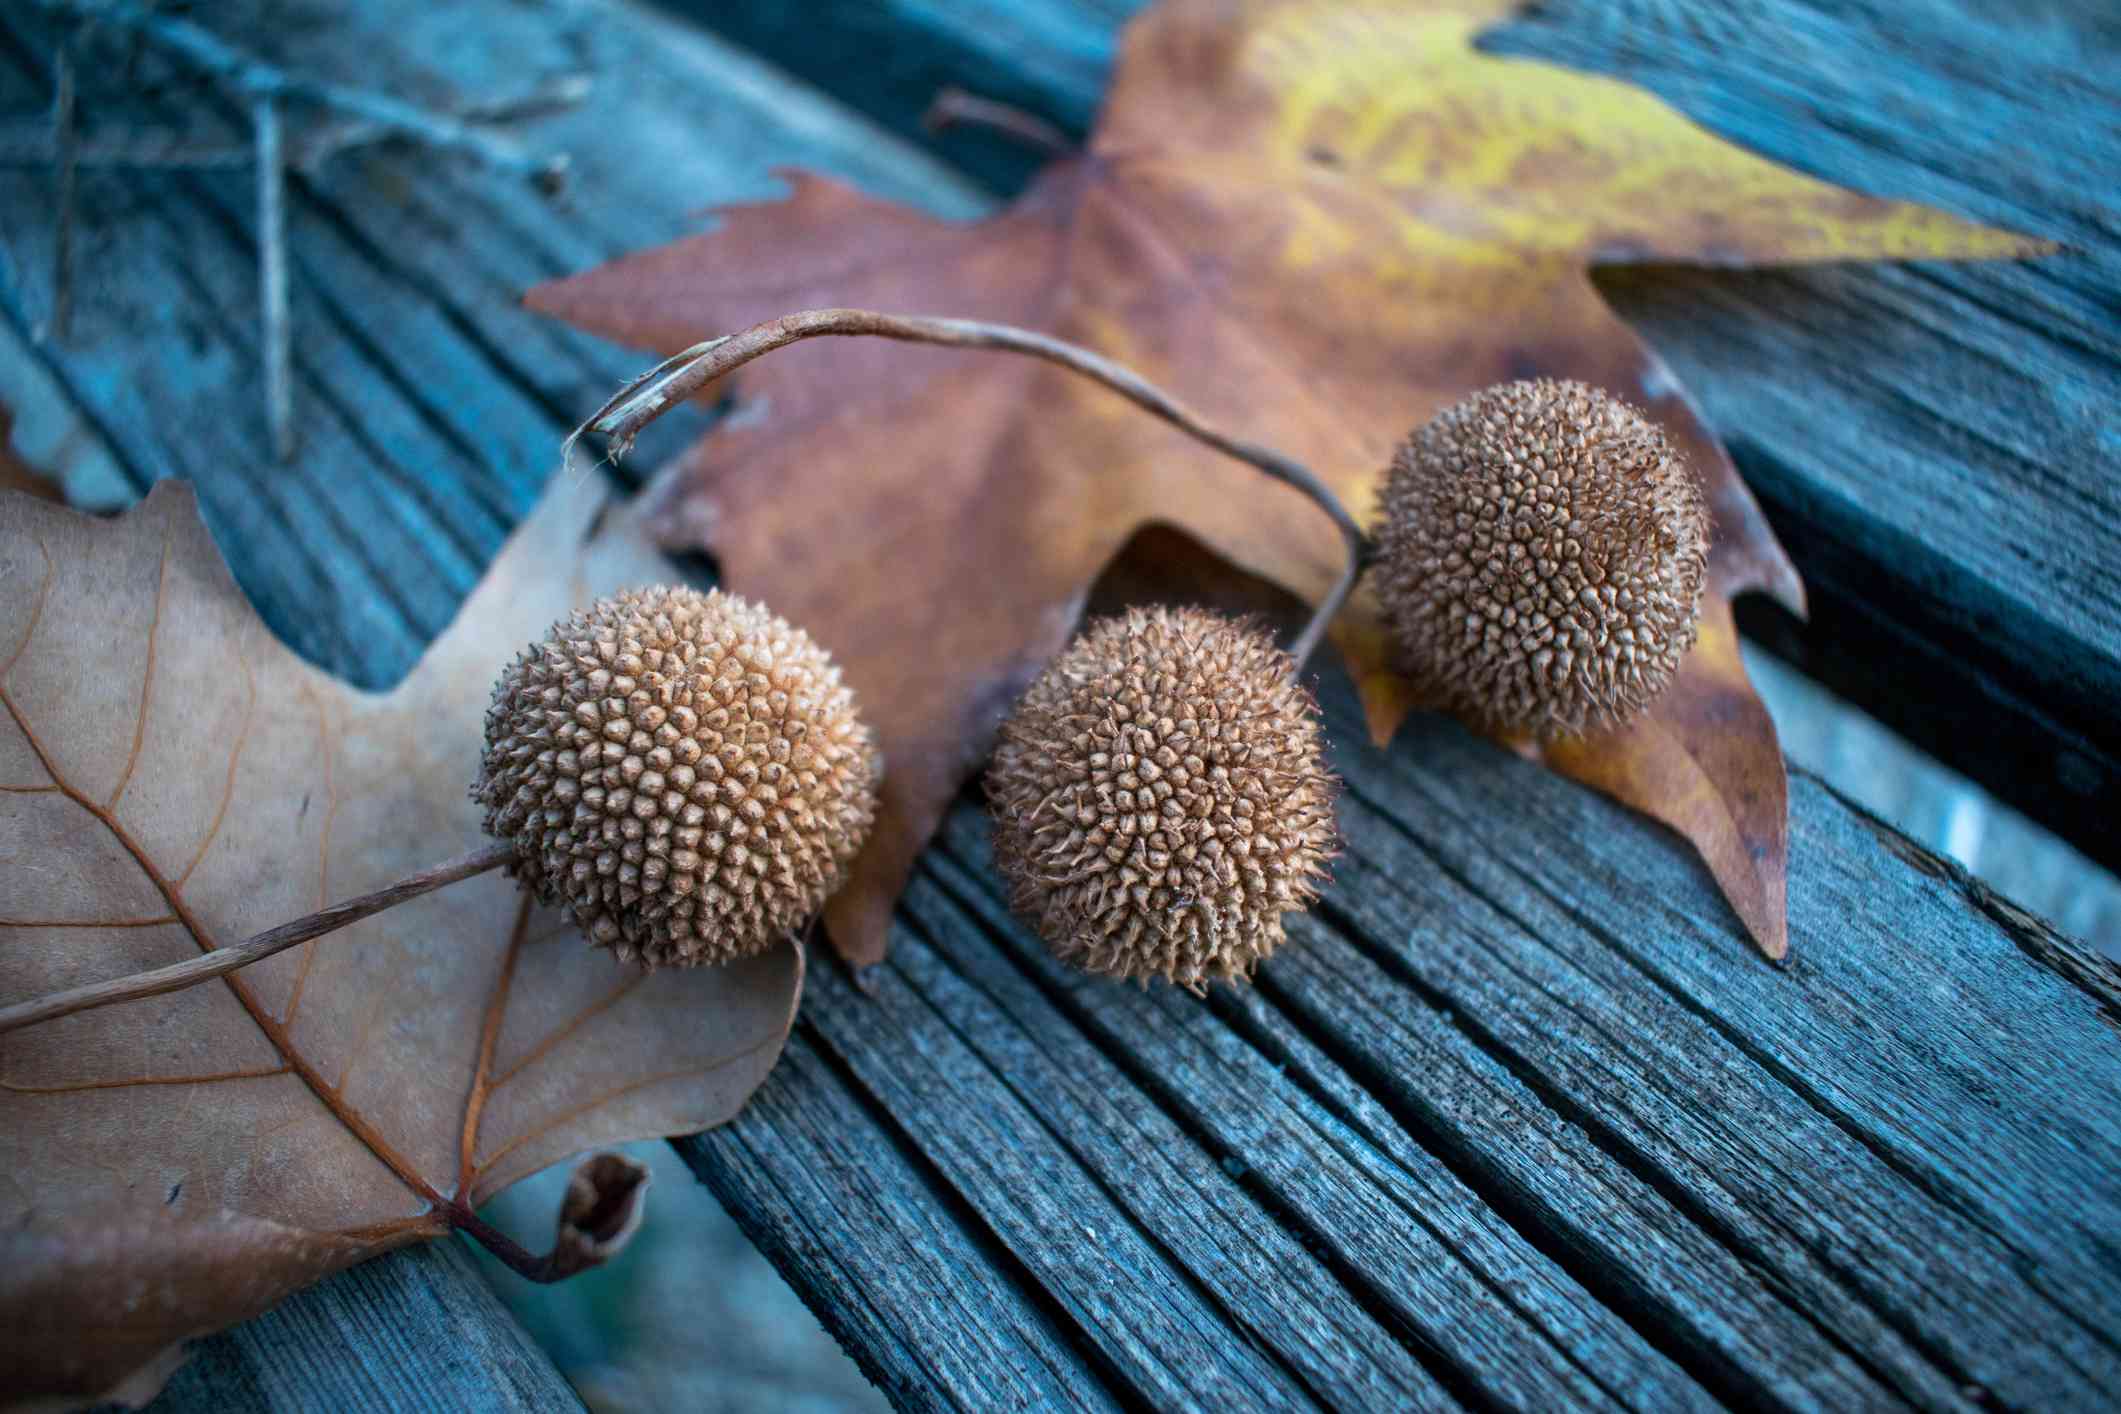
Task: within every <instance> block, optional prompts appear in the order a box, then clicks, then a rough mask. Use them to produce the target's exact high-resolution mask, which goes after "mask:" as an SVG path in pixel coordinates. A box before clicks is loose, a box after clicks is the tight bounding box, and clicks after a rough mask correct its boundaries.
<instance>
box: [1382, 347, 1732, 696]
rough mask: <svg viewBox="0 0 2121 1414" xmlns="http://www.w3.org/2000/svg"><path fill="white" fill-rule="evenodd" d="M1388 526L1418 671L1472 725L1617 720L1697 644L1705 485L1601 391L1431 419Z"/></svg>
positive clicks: (1544, 385)
mask: <svg viewBox="0 0 2121 1414" xmlns="http://www.w3.org/2000/svg"><path fill="white" fill-rule="evenodd" d="M1383 522H1384V523H1383V529H1382V531H1381V532H1380V535H1379V550H1380V555H1379V559H1378V566H1377V571H1376V575H1377V579H1376V582H1377V589H1378V594H1379V596H1380V597H1381V598H1382V599H1383V600H1384V604H1385V609H1386V612H1387V614H1388V615H1389V616H1390V618H1391V621H1392V624H1393V627H1394V629H1395V630H1396V633H1397V636H1398V638H1399V641H1400V646H1401V647H1402V648H1403V649H1404V650H1405V653H1406V655H1407V661H1408V667H1409V669H1410V671H1411V672H1412V673H1413V674H1414V676H1415V678H1416V680H1417V681H1418V682H1419V683H1420V684H1421V685H1422V686H1423V687H1425V688H1426V689H1427V690H1428V692H1429V694H1430V695H1431V696H1432V697H1433V698H1434V699H1435V700H1436V701H1437V702H1438V704H1439V705H1441V706H1443V707H1445V708H1447V709H1448V710H1451V711H1453V712H1456V713H1457V714H1458V715H1460V716H1461V717H1463V718H1465V719H1466V720H1468V721H1470V722H1472V723H1473V724H1475V725H1476V726H1479V727H1482V728H1486V729H1489V730H1496V731H1503V732H1510V733H1526V734H1530V735H1534V736H1540V737H1556V736H1568V735H1574V734H1577V733H1580V732H1584V731H1587V730H1592V729H1596V728H1601V727H1607V726H1613V725H1617V724H1619V723H1621V722H1624V721H1626V720H1628V719H1629V718H1630V717H1632V716H1634V715H1635V714H1636V713H1638V712H1640V711H1641V710H1642V709H1643V708H1644V707H1645V706H1647V705H1648V704H1649V702H1650V701H1651V700H1652V699H1653V698H1655V697H1656V696H1657V694H1658V693H1660V692H1662V691H1663V690H1664V688H1665V686H1666V685H1667V684H1668V683H1670V682H1671V680H1672V675H1673V674H1674V673H1675V672H1677V671H1678V669H1679V662H1680V659H1682V658H1683V657H1685V656H1686V652H1687V650H1688V649H1689V648H1690V647H1692V646H1693V643H1694V633H1695V623H1696V616H1697V614H1698V611H1699V607H1700V600H1701V588H1702V582H1703V579H1704V577H1705V569H1706V558H1705V557H1706V555H1707V551H1708V543H1709V517H1708V510H1707V507H1706V505H1705V503H1704V501H1703V498H1702V493H1701V487H1700V485H1699V483H1698V482H1697V481H1696V480H1695V478H1694V476H1693V474H1692V473H1691V472H1690V471H1689V470H1688V469H1687V467H1686V466H1685V464H1684V463H1682V462H1681V461H1680V460H1679V459H1678V458H1677V457H1676V456H1675V455H1673V452H1672V448H1671V446H1670V444H1669V443H1667V442H1666V440H1665V437H1664V434H1663V433H1662V432H1661V431H1659V430H1658V429H1657V427H1656V426H1655V425H1654V424H1653V423H1651V422H1650V421H1648V420H1647V419H1646V418H1644V417H1643V416H1642V414H1641V413H1639V412H1637V411H1636V410H1635V409H1633V408H1631V407H1629V406H1628V405H1627V404H1626V403H1623V402H1621V401H1620V400H1618V399H1617V398H1614V397H1611V396H1610V395H1608V394H1606V393H1603V392H1600V391H1599V390H1597V389H1596V388H1591V387H1587V386H1586V385H1584V384H1582V383H1570V382H1556V381H1553V380H1551V379H1539V380H1537V381H1530V382H1517V383H1503V384H1498V385H1497V386H1495V387H1492V388H1487V389H1484V390H1483V391H1481V392H1478V393H1475V394H1473V395H1472V396H1471V397H1469V398H1467V399H1465V400H1464V401H1463V402H1460V403H1458V404H1457V405H1456V406H1454V407H1451V408H1448V409H1446V410H1445V411H1443V412H1441V413H1438V414H1437V415H1436V417H1435V418H1434V419H1433V420H1432V421H1430V422H1429V423H1428V425H1427V426H1425V427H1423V428H1421V429H1420V430H1419V431H1417V432H1416V433H1415V434H1414V435H1413V436H1412V437H1411V438H1409V439H1408V441H1407V443H1406V445H1405V446H1403V447H1402V448H1401V449H1400V451H1399V455H1398V456H1397V457H1396V458H1395V459H1394V461H1393V463H1392V471H1391V474H1390V476H1389V478H1388V479H1387V480H1386V483H1385V489H1384V504H1383Z"/></svg>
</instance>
